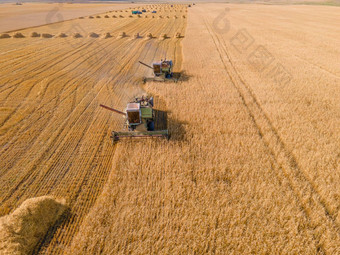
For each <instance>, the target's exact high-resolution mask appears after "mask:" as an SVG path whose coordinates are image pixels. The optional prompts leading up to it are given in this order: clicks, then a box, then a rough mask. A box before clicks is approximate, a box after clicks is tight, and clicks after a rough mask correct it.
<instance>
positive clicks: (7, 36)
mask: <svg viewBox="0 0 340 255" xmlns="http://www.w3.org/2000/svg"><path fill="white" fill-rule="evenodd" d="M5 38H11V36H10V35H9V34H1V35H0V39H5Z"/></svg>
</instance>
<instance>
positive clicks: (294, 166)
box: [0, 3, 340, 254]
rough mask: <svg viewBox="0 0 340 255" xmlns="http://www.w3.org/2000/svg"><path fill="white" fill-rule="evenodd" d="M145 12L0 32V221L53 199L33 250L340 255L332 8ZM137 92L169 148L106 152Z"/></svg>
mask: <svg viewBox="0 0 340 255" xmlns="http://www.w3.org/2000/svg"><path fill="white" fill-rule="evenodd" d="M144 7H145V8H146V9H148V10H153V9H155V10H157V13H156V14H151V13H146V14H143V15H141V17H138V16H133V17H129V16H130V11H131V9H128V8H127V9H122V10H121V11H113V12H107V13H103V14H99V15H93V16H85V17H84V18H83V19H75V20H70V21H64V22H62V26H53V25H45V26H40V27H34V28H28V29H24V30H20V31H16V32H18V33H21V34H22V35H23V36H24V38H4V39H0V48H1V59H0V65H1V74H2V75H1V78H0V84H1V87H0V113H1V114H0V136H1V140H0V144H1V147H0V155H1V161H0V169H1V175H0V185H1V187H2V188H1V190H0V202H1V211H0V216H3V215H6V214H8V213H10V212H12V211H13V210H15V208H17V207H18V206H19V205H20V204H22V203H23V202H24V201H25V200H26V199H28V198H32V197H37V196H44V195H53V196H55V197H58V198H65V199H66V202H67V204H68V205H69V207H70V211H69V213H68V214H66V215H65V216H64V218H63V220H62V221H61V222H59V223H58V224H55V225H54V226H53V227H52V228H50V230H49V231H48V233H47V234H46V236H45V238H44V239H43V240H41V241H40V242H39V244H38V245H37V246H36V247H35V249H34V253H40V254H51V253H53V254H129V253H133V254H205V253H207V254H340V248H339V247H340V189H339V185H338V184H339V183H340V164H339V163H340V150H339V148H340V135H339V134H340V100H339V99H340V90H339V85H340V68H339V63H340V59H339V57H340V49H339V47H338V44H339V40H340V33H339V32H340V28H339V26H338V25H337V24H340V17H339V15H338V8H337V7H331V6H300V5H260V4H207V3H199V4H197V5H194V6H191V7H190V8H189V7H188V6H187V5H184V4H183V5H174V7H171V6H170V5H145V6H144ZM137 8H138V7H135V9H137ZM140 9H141V7H140ZM106 15H107V16H108V17H106ZM145 15H147V16H148V17H147V18H146V17H145ZM97 16H99V17H97ZM152 16H154V17H152ZM168 16H169V18H168ZM174 16H176V17H174ZM32 32H36V33H37V34H39V35H42V34H47V35H51V37H52V38H48V37H49V36H47V35H46V38H44V37H42V36H40V37H31V35H32ZM122 32H125V33H126V36H122ZM178 32H179V33H181V34H182V35H184V36H183V38H175V34H176V33H178ZM61 33H64V34H65V35H66V37H62V36H60V34H61ZM107 33H109V37H108V38H106V39H105V37H106V36H105V35H107ZM136 33H139V34H140V35H141V38H138V37H136V36H135V35H136ZM148 33H151V34H152V35H153V37H152V38H149V37H148V36H147V34H148ZM164 33H166V34H167V35H168V38H167V39H164V40H160V39H159V36H160V35H161V34H164ZM8 35H9V36H10V37H13V35H14V33H8ZM56 35H58V36H59V37H56V38H55V36H56ZM17 37H20V36H19V35H18V36H17ZM165 57H166V58H168V59H173V60H174V62H175V71H181V72H182V79H181V80H180V81H179V82H177V83H153V82H148V83H146V84H142V82H141V77H143V76H144V75H150V74H151V73H150V71H149V70H147V69H146V68H144V67H143V66H140V65H138V63H137V62H138V61H139V60H140V61H143V62H146V63H151V62H152V61H155V60H159V59H160V58H165ZM142 93H148V94H150V95H153V96H154V97H155V107H156V108H157V109H160V110H163V111H166V112H167V113H168V129H169V131H170V134H171V138H170V140H169V141H167V140H159V139H151V140H126V141H120V142H119V143H118V144H116V145H112V144H111V141H110V139H109V136H110V131H111V130H118V129H120V128H121V127H122V126H123V119H122V118H121V117H120V116H119V115H118V116H116V115H114V114H112V113H111V112H109V111H106V110H105V109H101V108H100V107H99V104H101V103H102V104H106V105H109V106H115V107H116V108H118V109H121V110H123V109H124V107H125V105H126V103H127V102H128V101H129V100H131V99H132V98H133V97H134V96H136V95H139V94H142Z"/></svg>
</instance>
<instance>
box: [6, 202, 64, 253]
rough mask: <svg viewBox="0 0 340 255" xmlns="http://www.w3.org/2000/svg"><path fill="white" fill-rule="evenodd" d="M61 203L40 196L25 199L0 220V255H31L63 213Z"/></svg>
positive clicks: (62, 204) (62, 203)
mask: <svg viewBox="0 0 340 255" xmlns="http://www.w3.org/2000/svg"><path fill="white" fill-rule="evenodd" d="M66 209H67V206H66V205H65V201H64V200H57V199H55V198H53V197H51V196H43V197H37V198H31V199H28V200H26V201H25V202H24V203H22V205H21V206H20V207H19V208H17V209H16V210H15V211H14V212H13V213H11V214H9V215H6V216H4V217H1V218H0V254H17V255H19V254H20V255H21V254H31V253H32V252H33V249H34V248H35V246H36V245H37V244H38V242H39V241H40V240H42V238H44V236H45V235H46V233H47V231H48V230H49V228H50V227H52V226H53V225H54V224H55V223H56V222H57V220H58V219H59V218H60V217H61V216H62V215H63V213H64V212H65V211H66Z"/></svg>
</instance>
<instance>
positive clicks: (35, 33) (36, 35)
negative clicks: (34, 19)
mask: <svg viewBox="0 0 340 255" xmlns="http://www.w3.org/2000/svg"><path fill="white" fill-rule="evenodd" d="M31 37H40V34H38V33H37V32H32V33H31Z"/></svg>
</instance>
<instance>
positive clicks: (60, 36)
mask: <svg viewBox="0 0 340 255" xmlns="http://www.w3.org/2000/svg"><path fill="white" fill-rule="evenodd" d="M55 37H57V38H65V37H67V35H66V34H65V33H59V34H57V35H56V36H55Z"/></svg>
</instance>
